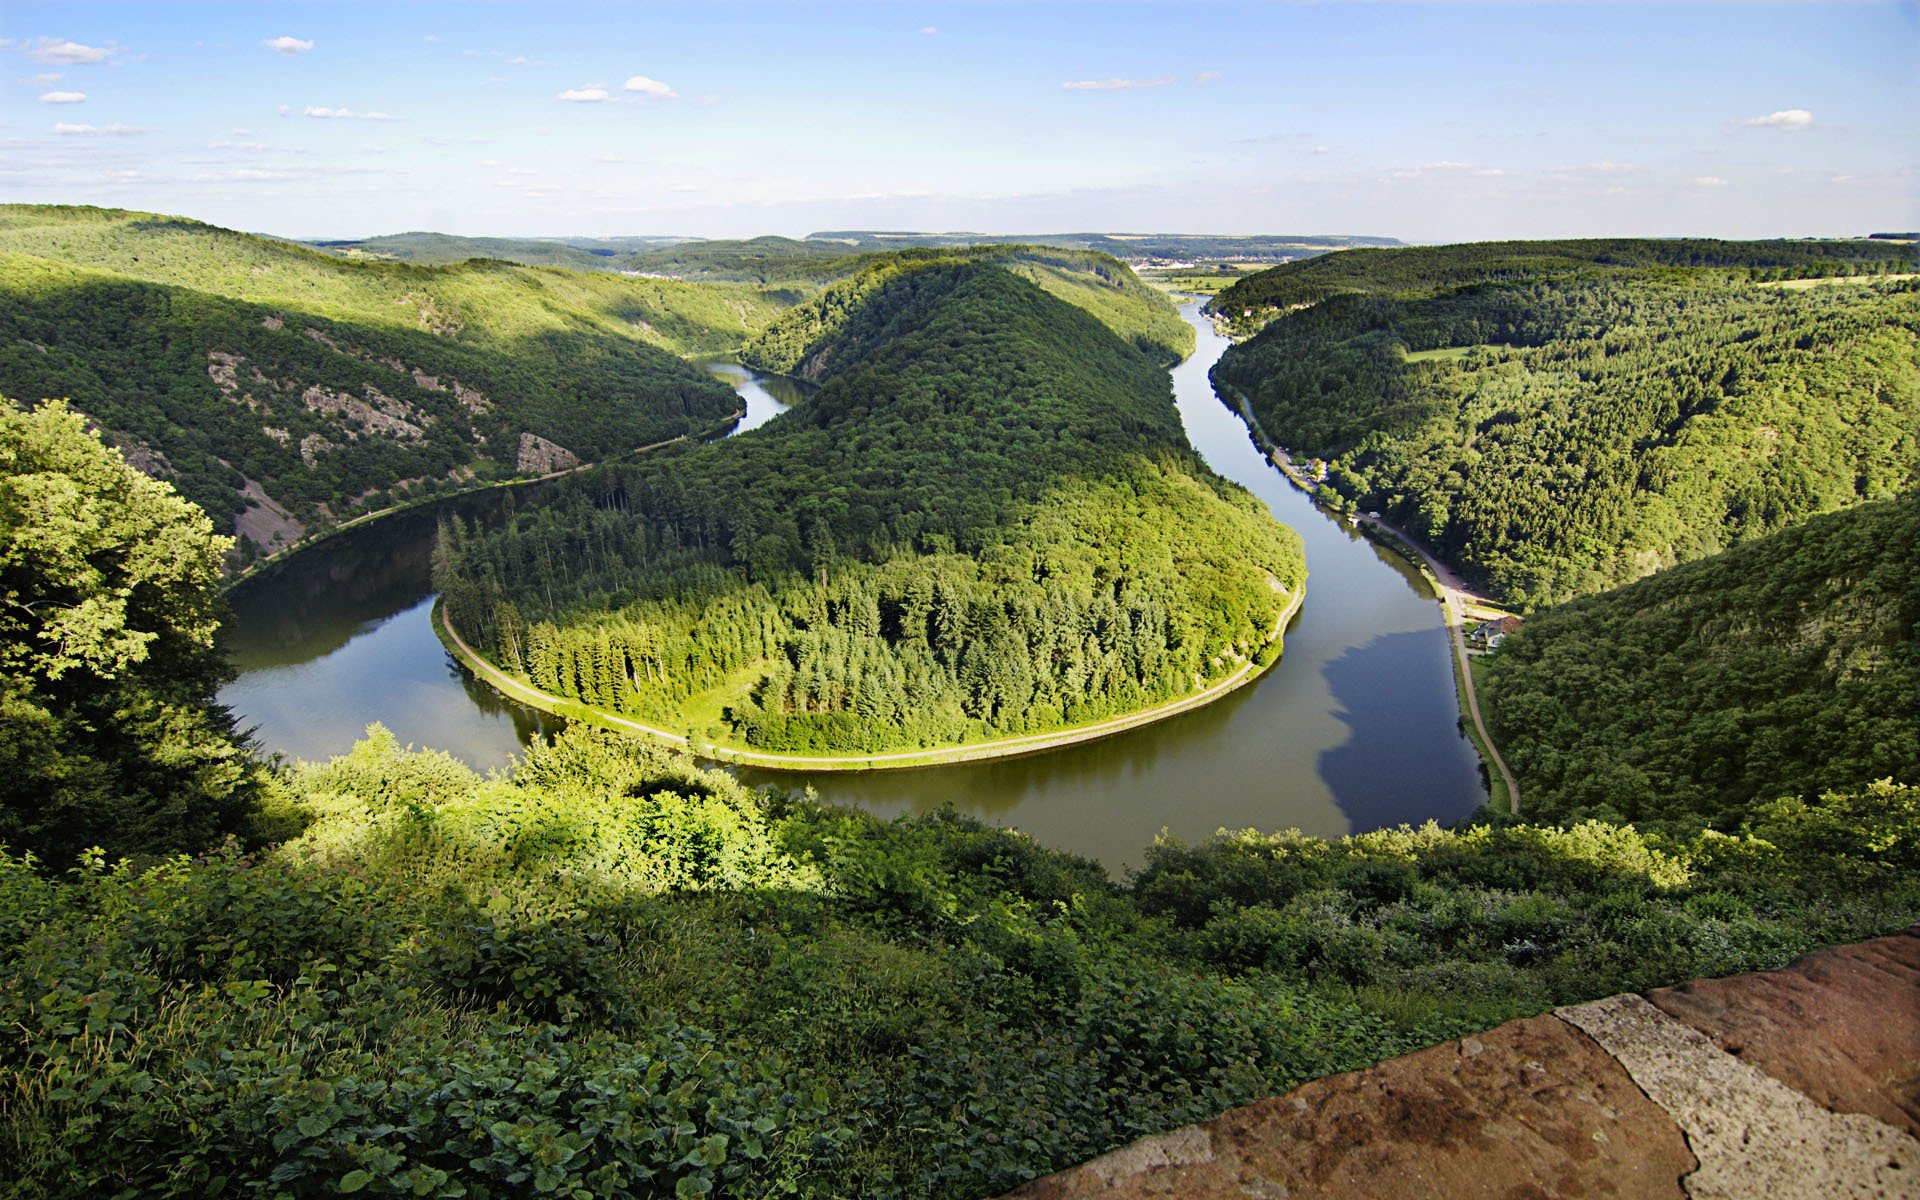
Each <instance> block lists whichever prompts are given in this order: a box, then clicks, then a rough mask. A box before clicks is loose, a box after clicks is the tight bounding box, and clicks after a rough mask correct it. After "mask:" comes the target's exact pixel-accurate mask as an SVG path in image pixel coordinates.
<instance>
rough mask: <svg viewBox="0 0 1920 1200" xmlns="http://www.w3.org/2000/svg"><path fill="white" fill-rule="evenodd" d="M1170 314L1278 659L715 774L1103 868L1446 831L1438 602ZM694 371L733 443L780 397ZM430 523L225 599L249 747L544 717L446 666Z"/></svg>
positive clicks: (298, 752) (449, 743)
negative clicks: (998, 741) (973, 744)
mask: <svg viewBox="0 0 1920 1200" xmlns="http://www.w3.org/2000/svg"><path fill="white" fill-rule="evenodd" d="M1183 313H1184V315H1185V317H1186V319H1187V320H1188V321H1189V322H1190V323H1191V324H1192V325H1193V326H1194V328H1195V332H1196V334H1197V337H1198V340H1199V348H1198V349H1197V351H1196V352H1195V353H1194V355H1193V356H1192V357H1191V358H1189V359H1188V360H1187V361H1186V362H1185V363H1182V364H1181V365H1180V366H1179V367H1177V368H1175V369H1174V372H1173V380H1174V393H1175V399H1176V402H1177V403H1178V405H1179V408H1180V415H1181V418H1182V420H1183V421H1184V422H1185V424H1186V429H1187V435H1188V437H1189V439H1190V440H1191V441H1192V442H1193V444H1194V447H1195V449H1197V450H1198V451H1199V452H1200V453H1201V454H1202V455H1203V456H1204V457H1205V458H1206V460H1207V462H1208V463H1209V465H1211V466H1212V467H1213V469H1214V470H1216V471H1218V472H1219V473H1220V474H1222V475H1225V476H1226V477H1227V478H1229V479H1233V480H1235V481H1236V482H1238V483H1240V484H1242V485H1243V486H1245V487H1247V488H1248V489H1249V490H1251V491H1252V492H1253V493H1254V494H1255V495H1257V496H1259V497H1260V498H1261V499H1262V500H1264V501H1266V502H1267V504H1268V506H1269V507H1271V508H1272V509H1273V512H1274V515H1275V516H1276V517H1278V518H1279V519H1280V520H1282V521H1284V522H1286V523H1287V524H1289V525H1291V526H1293V527H1294V529H1296V530H1297V531H1298V532H1299V533H1300V535H1301V538H1302V539H1303V541H1304V542H1305V544H1306V553H1307V569H1308V580H1307V597H1306V603H1305V605H1304V606H1303V607H1302V609H1301V612H1300V614H1299V616H1297V617H1296V618H1295V620H1294V623H1293V626H1292V627H1291V628H1290V629H1289V631H1288V633H1287V641H1286V653H1285V655H1284V657H1283V658H1282V659H1281V661H1280V662H1279V664H1277V665H1276V666H1275V667H1274V668H1273V669H1272V670H1270V671H1268V672H1267V673H1266V674H1265V675H1264V676H1262V677H1261V679H1260V680H1259V681H1258V682H1257V683H1256V684H1254V685H1252V686H1249V687H1246V688H1242V689H1241V690H1239V691H1237V692H1235V693H1233V694H1231V695H1229V696H1228V697H1226V698H1224V699H1222V700H1220V701H1217V702H1215V703H1213V704H1210V705H1208V706H1206V707H1205V708H1201V709H1198V710H1196V711H1193V712H1188V713H1183V714H1181V715H1180V716H1177V717H1173V718H1170V719H1168V720H1165V721H1162V722H1159V723H1157V724H1154V725H1150V726H1147V727H1146V728H1143V729H1138V730H1133V731H1131V732H1128V733H1125V734H1121V735H1118V736H1116V737H1112V738H1107V739H1105V740H1103V741H1098V742H1093V743H1089V744H1086V745H1081V746H1073V747H1068V748H1066V749H1062V750H1055V751H1050V752H1048V753H1045V754H1039V755H1033V756H1030V757H1026V758H1016V759H1001V760H997V761H993V762H986V763H978V764H973V765H969V766H958V767H931V768H923V769H915V770H907V771H883V772H866V773H860V774H845V773H836V774H815V775H806V774H793V773H787V772H779V773H773V772H763V771H754V770H747V769H744V768H741V769H736V770H737V774H738V775H739V776H740V777H741V779H742V780H743V781H745V782H748V783H750V784H773V785H776V786H780V787H788V788H795V789H798V788H802V787H812V788H814V789H815V790H816V791H817V792H818V793H819V795H820V796H821V797H822V798H823V799H826V800H830V801H833V802H836V803H842V804H850V805H857V806H859V807H862V808H865V809H868V810H870V811H872V812H876V813H879V814H882V815H894V814H898V813H903V812H924V811H928V810H931V809H935V808H938V807H940V806H942V805H952V806H954V807H955V808H957V809H959V810H961V811H963V812H968V813H973V814H976V815H978V816H980V817H982V818H985V819H987V820H991V821H995V822H998V823H1003V824H1008V825H1014V826H1018V827H1019V828H1021V829H1024V830H1026V831H1027V832H1029V833H1031V834H1033V835H1034V836H1035V837H1036V838H1038V839H1039V840H1040V841H1041V842H1043V843H1045V844H1047V845H1052V846H1058V847H1061V848H1063V849H1068V850H1073V851H1076V852H1079V853H1082V854H1086V855H1089V856H1091V857H1094V858H1097V859H1099V860H1100V861H1102V862H1104V863H1106V864H1107V865H1108V866H1109V867H1112V868H1114V869H1116V870H1118V869H1123V868H1125V867H1126V866H1128V865H1137V864H1138V863H1139V862H1140V861H1141V856H1142V852H1143V851H1144V849H1145V848H1146V847H1147V846H1148V845H1149V844H1150V843H1151V842H1152V840H1153V838H1154V837H1155V835H1156V834H1158V833H1160V831H1161V830H1162V829H1165V830H1168V831H1170V832H1171V833H1172V834H1174V835H1175V836H1178V837H1181V838H1184V839H1188V840H1194V839H1198V838H1202V837H1205V836H1207V835H1209V834H1211V833H1212V832H1213V831H1214V830H1216V829H1219V828H1222V827H1226V828H1245V827H1257V828H1261V829H1281V828H1287V827H1297V828H1299V829H1302V830H1304V831H1306V832H1308V833H1311V834H1317V835H1322V836H1337V835H1339V834H1343V833H1347V832H1351V831H1354V830H1360V829H1372V828H1378V827H1380V826H1383V825H1392V824H1398V823H1400V822H1403V821H1404V822H1419V821H1423V820H1426V819H1427V818H1430V817H1431V818H1436V819H1439V820H1442V821H1451V820H1456V819H1458V818H1460V817H1463V816H1465V815H1467V814H1468V813H1470V812H1471V811H1472V810H1473V809H1474V808H1475V807H1476V806H1478V805H1479V804H1480V803H1481V802H1482V801H1483V800H1484V799H1485V796H1486V793H1485V790H1484V787H1483V785H1482V784H1481V782H1480V778H1479V769H1478V767H1479V764H1478V760H1477V759H1476V758H1475V756H1474V754H1473V750H1472V747H1471V746H1470V744H1469V743H1467V742H1466V740H1465V739H1464V738H1463V737H1462V736H1461V735H1460V732H1459V729H1458V725H1457V721H1458V717H1459V710H1458V707H1457V702H1456V700H1455V698H1454V688H1453V676H1452V673H1451V668H1450V667H1449V665H1448V660H1447V653H1448V650H1447V638H1446V631H1445V629H1444V628H1443V627H1442V626H1441V623H1440V609H1439V606H1438V605H1436V604H1435V603H1434V602H1433V600H1432V597H1431V596H1430V595H1429V594H1428V592H1427V590H1426V587H1425V585H1424V583H1422V582H1421V580H1420V578H1419V575H1418V574H1417V573H1416V572H1414V571H1413V570H1412V569H1411V568H1410V567H1408V566H1407V565H1406V564H1405V563H1403V562H1402V561H1401V560H1399V559H1398V558H1396V557H1393V556H1391V555H1388V554H1386V553H1385V552H1384V551H1382V550H1380V549H1379V548H1378V547H1376V546H1374V545H1373V543H1371V542H1369V541H1367V540H1365V539H1364V538H1362V537H1360V536H1359V535H1358V534H1356V533H1354V532H1353V531H1352V530H1349V529H1347V528H1345V527H1343V526H1341V525H1339V524H1337V523H1336V522H1334V521H1332V520H1330V519H1328V518H1327V517H1326V516H1325V515H1324V514H1322V513H1320V512H1319V511H1318V510H1316V509H1315V508H1314V507H1313V506H1312V505H1311V504H1310V503H1309V502H1308V501H1307V499H1306V497H1305V496H1303V495H1301V494H1300V493H1299V492H1297V491H1295V490H1294V489H1293V488H1292V487H1291V486H1290V485H1288V484H1287V483H1286V481H1285V479H1284V478H1283V477H1282V476H1281V475H1280V473H1279V472H1278V471H1276V470H1274V469H1273V467H1272V466H1271V465H1270V464H1268V463H1267V462H1266V460H1265V459H1264V458H1262V457H1261V455H1260V454H1259V452H1258V451H1257V450H1256V449H1255V448H1254V446H1253V445H1252V443H1251V442H1250V440H1249V438H1248V435H1247V430H1246V427H1245V426H1244V425H1243V424H1242V423H1241V422H1240V420H1239V419H1238V418H1237V417H1235V416H1234V415H1233V414H1231V413H1230V412H1228V410H1227V409H1226V408H1225V407H1224V406H1223V405H1222V404H1221V403H1220V402H1219V400H1218V399H1217V398H1216V397H1215V396H1214V394H1213V389H1212V387H1211V385H1210V384H1209V383H1208V380H1207V370H1208V368H1209V367H1211V366H1212V364H1213V363H1214V361H1215V360H1216V359H1217V358H1218V357H1219V356H1220V353H1221V352H1222V351H1223V350H1224V349H1225V348H1226V345H1227V343H1226V341H1225V340H1224V339H1222V338H1220V337H1219V336H1218V335H1216V334H1215V333H1214V332H1213V329H1212V327H1211V325H1210V324H1208V322H1207V321H1206V320H1205V318H1203V317H1201V316H1200V315H1199V313H1198V310H1197V306H1195V305H1192V304H1189V305H1188V306H1186V308H1185V309H1183ZM708 368H709V369H710V370H713V371H715V373H717V374H720V375H722V376H723V377H725V378H727V379H728V380H729V381H730V382H732V383H733V384H734V386H735V387H736V388H738V389H739V390H740V392H741V394H742V396H743V397H744V398H745V399H746V402H747V415H746V417H745V418H744V419H743V420H742V421H741V423H740V425H739V426H738V427H737V428H736V429H735V430H734V431H733V432H734V433H736V434H737V433H739V432H743V431H745V430H748V429H752V428H756V427H758V426H759V425H761V424H763V423H765V421H767V420H769V419H771V418H772V417H773V416H775V415H777V414H778V413H779V412H780V411H783V410H784V409H785V408H786V407H787V406H788V405H791V404H794V403H798V402H799V401H800V400H801V399H802V395H803V393H802V391H801V389H800V388H799V386H798V385H796V384H794V383H793V381H791V380H782V379H778V378H771V377H767V376H761V375H758V374H756V373H754V372H751V371H748V370H746V369H745V368H742V367H738V366H735V365H733V364H719V363H712V364H708ZM519 502H522V503H524V502H526V499H525V497H524V496H523V497H522V498H521V499H520V501H519ZM464 503H465V504H466V505H467V506H468V507H464V508H461V507H454V508H453V510H454V511H462V512H464V513H466V514H467V515H468V516H469V517H470V518H471V519H477V520H487V519H490V518H489V514H488V508H487V506H488V505H492V506H493V509H492V512H493V514H494V516H493V517H492V518H491V519H497V512H498V505H499V504H500V503H501V500H500V499H499V498H498V497H497V496H496V497H493V498H490V499H483V498H477V497H476V498H470V499H469V500H468V501H466V502H464ZM453 504H454V502H450V505H453ZM436 510H440V508H439V506H436ZM436 519H437V511H433V510H430V511H427V512H423V513H420V514H415V515H411V516H403V517H397V518H392V519H390V520H388V521H383V522H378V523H376V524H374V525H372V526H370V527H368V528H367V529H365V530H362V531H358V532H356V533H355V534H349V535H344V536H342V537H340V538H336V539H333V540H332V541H329V542H326V543H322V544H321V545H320V546H318V547H315V548H314V549H312V550H309V551H305V552H303V553H302V554H300V555H297V556H295V557H294V559H293V560H291V561H290V562H288V563H287V564H285V566H284V567H282V568H281V569H280V570H279V571H277V572H274V573H273V574H272V575H270V576H268V577H266V578H263V579H261V580H259V581H256V582H255V583H253V584H250V585H249V586H248V587H246V588H244V589H242V590H241V591H240V592H239V593H237V594H236V596H235V597H234V607H235V610H236V622H235V626H236V627H235V630H234V632H233V634H232V636H231V637H230V638H229V640H228V644H229V646H230V647H231V649H232V651H233V653H234V655H235V659H236V665H237V666H238V667H239V668H240V670H241V672H242V673H241V676H240V678H239V679H238V680H236V681H235V682H234V683H233V684H232V685H231V686H229V687H228V688H227V689H226V690H225V691H223V692H222V694H221V698H222V699H223V700H224V701H225V702H226V703H227V704H229V705H230V706H232V707H233V708H234V710H235V711H236V712H237V713H239V714H240V715H241V719H242V723H243V724H244V725H256V726H258V730H259V733H258V736H259V739H260V741H261V743H262V744H263V745H264V746H265V747H266V748H267V749H269V750H279V751H284V752H286V753H288V754H291V755H294V756H296V757H302V758H322V757H326V756H328V755H332V754H338V753H342V752H344V751H345V750H346V749H347V747H348V746H349V745H351V743H352V742H353V740H354V739H355V738H357V737H358V736H359V734H360V730H361V728H362V727H363V726H365V724H366V723H367V722H369V721H375V720H378V721H381V722H382V723H384V724H386V725H387V726H388V727H389V728H391V729H393V730H394V732H395V734H396V735H397V736H399V738H400V739H401V741H403V742H413V743H415V744H418V745H421V746H434V747H438V748H442V749H447V750H450V751H452V752H454V753H456V754H458V755H460V756H461V757H462V758H464V759H466V760H467V761H469V762H471V763H473V764H474V765H476V766H479V767H488V766H495V765H499V764H502V763H504V762H505V761H507V758H508V756H509V755H510V754H511V753H512V752H513V751H514V750H515V749H516V748H517V747H519V746H521V745H524V744H525V743H526V741H527V740H528V739H529V738H531V737H534V736H537V735H538V734H540V733H541V732H542V731H543V730H550V729H551V728H553V727H554V723H553V719H552V718H547V717H542V716H540V715H539V714H536V713H532V712H530V711H528V710H525V709H522V708H520V707H519V706H517V705H513V704H511V703H509V702H506V701H504V700H502V699H501V698H500V697H498V696H497V695H495V694H493V693H492V692H491V691H490V690H489V689H486V688H483V687H481V686H480V685H479V684H477V683H475V682H473V681H472V680H470V679H468V678H466V677H465V675H464V673H463V672H461V671H460V670H459V669H458V668H457V667H456V666H455V665H454V664H453V662H452V660H450V659H449V658H448V657H447V655H446V653H445V651H444V650H443V649H442V647H441V646H440V644H439V642H438V640H437V639H436V638H435V637H434V636H433V632H432V629H431V628H430V626H429V623H428V616H427V614H428V611H429V608H430V599H431V597H430V594H429V593H430V591H431V582H430V579H429V578H428V569H429V562H430V558H431V552H432V537H433V529H434V523H435V521H436ZM362 539H364V540H362Z"/></svg>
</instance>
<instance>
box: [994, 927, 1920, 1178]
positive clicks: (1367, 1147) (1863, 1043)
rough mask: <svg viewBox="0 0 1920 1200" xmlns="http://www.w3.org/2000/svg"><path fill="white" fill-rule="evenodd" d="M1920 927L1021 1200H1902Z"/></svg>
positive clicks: (1463, 1055) (1573, 1024)
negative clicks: (1604, 1199)
mask: <svg viewBox="0 0 1920 1200" xmlns="http://www.w3.org/2000/svg"><path fill="white" fill-rule="evenodd" d="M1917 1114H1920V928H1916V929H1914V930H1909V931H1908V932H1907V933H1905V934H1902V935H1899V936H1896V937H1889V938H1879V939H1877V940H1875V941H1871V942H1863V943H1860V944H1858V945H1854V946H1841V947H1837V948H1835V949H1831V950H1822V951H1819V952H1817V953H1815V954H1811V955H1808V956H1807V957H1805V958H1802V959H1800V960H1799V961H1797V962H1795V963H1793V964H1791V965H1789V966H1786V967H1782V968H1780V969H1779V970H1776V971H1765V972H1760V973H1757V974H1752V975H1740V976H1735V977H1732V978H1729V979H1719V980H1708V981H1701V982H1696V983H1690V984H1687V985H1685V986H1683V987H1678V988H1667V989H1663V990H1661V991H1657V992H1653V993H1650V994H1649V995H1647V996H1644V997H1642V996H1616V997H1613V998H1611V999H1608V1000H1601V1001H1596V1002H1594V1003H1592V1004H1584V1005H1578V1006H1575V1007H1572V1008H1568V1009H1563V1010H1561V1011H1559V1012H1558V1013H1555V1014H1553V1015H1550V1016H1543V1017H1532V1018H1529V1019H1527V1020H1523V1021H1511V1022H1508V1023H1507V1024H1505V1025H1502V1026H1500V1027H1499V1028H1497V1029H1494V1030H1491V1031H1490V1032H1488V1033H1484V1034H1481V1035H1479V1036H1477V1037H1470V1038H1462V1039H1461V1040H1459V1041H1457V1042H1449V1043H1446V1044H1445V1045H1441V1046H1435V1047H1432V1048H1430V1049H1427V1050H1423V1051H1420V1052H1419V1053H1417V1054H1409V1055H1406V1056H1404V1057H1401V1058H1396V1059H1390V1060H1388V1061H1386V1062H1383V1063H1378V1064H1376V1065H1374V1066H1372V1067H1368V1068H1366V1069H1365V1070H1362V1071H1355V1072H1353V1073H1351V1074H1347V1075H1338V1076H1333V1077H1330V1078H1327V1079H1321V1080H1316V1081H1315V1082H1313V1083H1309V1084H1306V1085H1305V1086H1303V1087H1299V1088H1296V1089H1294V1090H1293V1091H1291V1092H1288V1093H1287V1094H1286V1095H1284V1096H1279V1097H1276V1098H1274V1099H1271V1100H1264V1101H1261V1102H1260V1103H1258V1104H1253V1105H1249V1106H1247V1107H1245V1108H1239V1109H1235V1110H1233V1111H1231V1112H1228V1113H1226V1114H1224V1115H1222V1116H1220V1117H1217V1118H1215V1119H1214V1120H1211V1121H1207V1122H1204V1123H1202V1124H1199V1125H1191V1126H1188V1127H1187V1128H1185V1129H1180V1130H1176V1131H1174V1132H1172V1133H1167V1134H1162V1135H1160V1136H1158V1137H1153V1138H1147V1139H1145V1140H1144V1141H1140V1142H1136V1143H1134V1144H1133V1145H1131V1146H1127V1147H1124V1148H1122V1149H1120V1150H1116V1151H1114V1152H1112V1153H1110V1154H1107V1155H1104V1156H1102V1157H1100V1158H1097V1159H1094V1160H1093V1161H1092V1162H1089V1163H1086V1164H1084V1165H1082V1166H1079V1167H1075V1168H1073V1169H1072V1170H1069V1171H1063V1172H1061V1173H1059V1174H1057V1175H1052V1176H1048V1177H1047V1178H1045V1179H1040V1180H1036V1181H1035V1182H1033V1183H1030V1184H1028V1185H1027V1186H1026V1187H1024V1188H1021V1189H1020V1190H1019V1191H1017V1192H1014V1193H1013V1194H1012V1195H1013V1197H1018V1198H1019V1200H1094V1198H1099V1200H1148V1198H1150V1197H1152V1198H1157V1197H1176V1196H1177V1197H1191V1198H1193V1200H1216V1198H1218V1200H1226V1198H1228V1197H1231V1198H1232V1200H1246V1198H1256V1200H1259V1198H1269V1200H1278V1198H1280V1197H1287V1198H1289V1200H1307V1198H1309V1197H1313V1198H1323V1200H1336V1198H1337V1200H1348V1198H1354V1200H1357V1198H1359V1197H1376V1196H1393V1197H1433V1198H1435V1200H1447V1198H1452V1197H1460V1198H1462V1200H1464V1198H1465V1197H1500V1198H1503V1200H1507V1198H1511V1200H1528V1198H1540V1200H1545V1198H1547V1197H1599V1196H1620V1197H1643V1196H1644V1197H1658V1196H1671V1197H1689V1198H1692V1200H1708V1198H1709V1197H1748V1196H1754V1197H1767V1198H1768V1200H1789V1198H1794V1200H1798V1198H1801V1197H1805V1198H1807V1200H1813V1198H1816V1197H1819V1198H1825V1197H1851V1196H1859V1197H1869V1196H1872V1197H1920V1141H1916V1139H1915V1134H1916V1132H1920V1127H1917V1126H1916V1115H1917Z"/></svg>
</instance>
